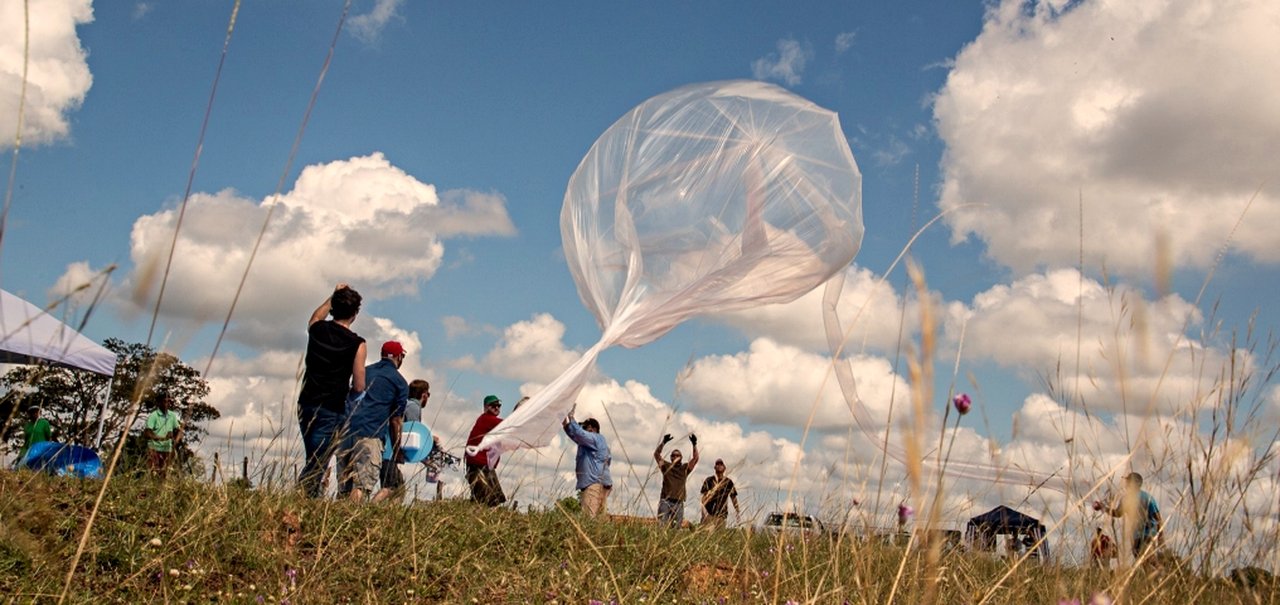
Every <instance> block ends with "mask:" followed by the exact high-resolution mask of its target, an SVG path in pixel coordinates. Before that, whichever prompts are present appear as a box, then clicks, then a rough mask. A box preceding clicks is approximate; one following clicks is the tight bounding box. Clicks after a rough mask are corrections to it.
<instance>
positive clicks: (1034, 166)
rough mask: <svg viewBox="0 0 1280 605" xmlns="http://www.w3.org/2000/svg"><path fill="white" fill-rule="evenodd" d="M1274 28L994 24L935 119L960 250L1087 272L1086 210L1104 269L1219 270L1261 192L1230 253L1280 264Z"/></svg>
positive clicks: (1230, 11)
mask: <svg viewBox="0 0 1280 605" xmlns="http://www.w3.org/2000/svg"><path fill="white" fill-rule="evenodd" d="M1278 21H1280V3H1276V2H1274V1H1272V0H1242V1H1238V2H1212V1H1209V0H1134V1H1131V2H1100V1H1096V0H1086V1H1083V2H1076V3H1069V4H1067V5H1062V4H1061V3H1047V2H1040V3H1032V4H1031V6H1030V7H1028V5H1027V3H1026V2H1023V1H1022V0H1004V1H1002V2H1000V3H998V4H996V5H993V6H991V7H990V8H989V10H988V13H987V16H986V22H985V24H984V27H983V30H982V33H981V34H980V35H979V36H978V38H977V39H976V40H974V41H973V42H972V43H970V44H969V45H968V46H966V47H965V48H964V49H963V50H962V51H961V52H960V53H959V55H958V56H957V57H956V58H955V63H954V68H953V69H952V70H951V72H950V74H949V75H948V77H947V82H946V84H945V86H944V87H943V88H942V90H941V91H940V92H939V93H938V95H937V97H936V99H935V102H934V117H935V120H936V124H937V130H938V134H939V136H940V137H941V138H942V140H943V141H944V142H945V144H946V151H945V154H944V157H943V162H942V167H943V169H944V181H943V184H942V188H941V199H940V204H941V207H942V208H943V209H944V210H956V209H959V210H956V211H955V212H953V213H952V214H949V215H948V218H947V221H948V222H949V224H950V225H951V228H952V236H953V239H955V240H957V241H958V240H962V239H965V238H967V237H970V236H975V237H977V238H979V239H981V240H982V241H983V242H984V243H985V244H986V246H987V254H988V255H989V256H990V257H991V258H993V259H995V260H996V261H998V262H1000V263H1002V264H1004V265H1007V266H1009V267H1011V268H1013V269H1014V270H1016V271H1018V272H1028V271H1033V270H1036V269H1037V268H1043V267H1050V268H1052V267H1058V266H1074V265H1075V264H1076V262H1077V260H1078V257H1079V254H1080V252H1079V247H1080V218H1079V217H1080V213H1079V211H1078V203H1079V199H1080V198H1083V201H1084V215H1083V216H1084V225H1083V230H1084V237H1085V243H1084V253H1085V255H1086V262H1087V263H1089V264H1090V265H1092V266H1097V265H1099V264H1101V263H1105V264H1106V266H1107V267H1109V268H1111V269H1113V270H1118V271H1121V272H1124V273H1128V274H1131V275H1132V274H1145V275H1149V274H1150V272H1151V267H1152V266H1153V265H1154V264H1155V263H1154V261H1155V259H1156V258H1157V256H1158V255H1161V256H1165V258H1164V259H1163V260H1167V261H1168V262H1169V263H1171V264H1172V265H1173V266H1191V267H1205V266H1208V265H1209V264H1210V263H1212V262H1213V259H1214V258H1215V256H1216V254H1217V253H1218V250H1219V249H1220V248H1221V247H1222V246H1223V245H1224V244H1225V243H1226V242H1227V241H1228V236H1229V234H1231V232H1232V228H1233V227H1234V226H1235V225H1236V222H1237V220H1238V219H1239V218H1240V217H1241V216H1242V214H1243V213H1244V211H1245V208H1246V205H1248V204H1249V202H1250V199H1251V198H1253V197H1254V194H1255V191H1258V190H1259V188H1260V187H1261V191H1260V192H1259V193H1258V194H1257V198H1256V199H1254V200H1253V202H1252V207H1251V208H1250V209H1249V210H1248V214H1247V220H1245V221H1244V222H1243V223H1242V224H1241V225H1240V227H1239V229H1238V230H1237V231H1236V232H1235V234H1234V239H1233V241H1232V243H1233V245H1234V246H1235V247H1236V248H1237V249H1238V250H1239V251H1240V252H1242V253H1243V254H1245V255H1247V256H1249V257H1251V258H1253V259H1255V260H1257V261H1260V262H1265V263H1275V262H1280V232H1277V230H1276V229H1274V228H1272V225H1275V224H1276V223H1277V222H1278V221H1280V189H1277V187H1280V184H1277V183H1276V182H1275V179H1274V178H1272V177H1273V176H1274V174H1275V173H1276V170H1277V168H1278V167H1280V165H1278V164H1277V163H1276V158H1277V157H1280V113H1277V112H1276V110H1275V108H1276V107H1277V106H1280V79H1277V78H1275V77H1273V74H1274V72H1275V66H1276V57H1280V36H1277V35H1276V23H1277V22H1278ZM1162 241H1163V242H1167V244H1163V243H1160V242H1162ZM1165 250H1167V252H1165Z"/></svg>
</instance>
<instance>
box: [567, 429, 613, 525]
mask: <svg viewBox="0 0 1280 605" xmlns="http://www.w3.org/2000/svg"><path fill="white" fill-rule="evenodd" d="M564 432H565V434H566V435H568V436H569V439H572V440H573V442H574V443H576V444H578V455H577V457H576V459H575V460H574V474H575V475H576V476H577V483H576V485H575V487H576V488H577V490H578V503H579V504H581V505H582V511H583V512H585V513H587V516H588V517H599V516H600V515H603V514H605V511H606V510H607V509H608V505H609V492H611V491H613V477H612V476H611V475H610V473H609V465H610V464H612V463H613V456H612V455H611V454H610V453H609V442H608V441H606V440H605V438H604V435H601V434H600V422H599V421H598V420H596V419H595V418H588V419H586V420H583V421H582V424H578V423H577V422H574V420H573V413H572V412H570V413H569V415H568V416H565V418H564Z"/></svg>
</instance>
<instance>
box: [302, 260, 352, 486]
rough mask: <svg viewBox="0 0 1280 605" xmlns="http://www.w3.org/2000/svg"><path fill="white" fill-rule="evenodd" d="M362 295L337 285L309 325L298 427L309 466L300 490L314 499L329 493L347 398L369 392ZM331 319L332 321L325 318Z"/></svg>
mask: <svg viewBox="0 0 1280 605" xmlns="http://www.w3.org/2000/svg"><path fill="white" fill-rule="evenodd" d="M361 300H362V299H361V297H360V293H358V292H356V291H355V290H352V289H351V288H349V287H347V285H346V284H341V283H340V284H338V285H337V287H335V288H334V290H333V294H332V295H330V296H329V298H326V299H325V300H324V302H322V303H320V306H319V307H316V310H315V311H313V312H312V313H311V318H310V319H309V320H308V323H307V356H306V364H307V371H306V373H305V374H303V375H302V391H301V392H300V393H299V394H298V428H299V429H301V432H302V447H303V450H304V452H305V456H306V459H305V462H304V464H303V467H302V472H301V473H300V474H299V476H298V486H299V487H301V488H302V490H303V492H305V493H306V495H307V496H309V497H311V498H319V497H320V496H321V495H322V494H323V493H324V478H325V476H326V475H328V473H329V459H330V458H332V457H333V452H334V449H335V448H334V446H335V445H336V444H335V433H336V432H337V431H338V428H339V426H340V425H341V423H342V420H343V417H344V416H345V415H346V411H347V395H348V394H349V393H359V392H362V391H364V383H365V380H364V379H365V376H364V362H365V358H366V357H367V355H368V351H367V349H366V347H365V342H364V339H363V338H361V337H360V336H358V335H356V333H355V332H352V331H351V322H353V321H355V319H356V314H357V313H359V312H360V302H361ZM330 315H332V316H333V319H332V320H329V319H325V318H326V317H328V316H330Z"/></svg>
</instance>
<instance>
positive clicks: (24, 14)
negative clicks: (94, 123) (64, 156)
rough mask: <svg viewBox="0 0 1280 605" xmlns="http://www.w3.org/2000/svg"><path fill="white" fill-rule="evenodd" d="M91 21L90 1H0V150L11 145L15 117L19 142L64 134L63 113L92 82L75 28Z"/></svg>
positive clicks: (73, 107) (79, 99)
mask: <svg viewBox="0 0 1280 605" xmlns="http://www.w3.org/2000/svg"><path fill="white" fill-rule="evenodd" d="M24 8H25V10H24ZM91 21H93V7H92V6H91V3H90V0H32V1H31V2H29V3H26V2H3V3H0V148H5V147H9V146H11V145H13V142H14V138H13V137H14V134H15V133H17V131H18V117H19V115H21V116H22V142H23V144H24V145H31V144H40V143H49V142H52V141H56V140H59V139H62V138H65V137H67V136H68V135H69V134H70V130H71V126H70V124H69V123H68V121H67V114H68V113H70V112H72V111H75V110H76V109H78V108H79V107H80V104H81V103H83V102H84V97H85V94H86V93H87V92H89V86H90V85H92V84H93V76H92V75H91V74H90V73H89V65H88V63H86V62H85V57H86V53H85V51H84V49H83V48H82V47H81V46H80V38H79V37H78V36H77V35H76V27H77V26H79V25H83V24H86V23H89V22H91ZM24 45H25V46H26V47H27V48H28V49H29V51H27V54H26V55H25V56H24ZM24 65H25V68H24ZM24 69H25V71H26V99H25V104H24V103H23V85H22V80H23V71H24ZM19 107H22V111H21V112H19V110H18V109H19Z"/></svg>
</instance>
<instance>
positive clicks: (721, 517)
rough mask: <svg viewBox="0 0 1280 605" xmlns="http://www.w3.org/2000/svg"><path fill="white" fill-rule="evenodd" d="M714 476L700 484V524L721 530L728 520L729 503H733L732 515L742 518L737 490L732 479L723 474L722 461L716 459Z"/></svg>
mask: <svg viewBox="0 0 1280 605" xmlns="http://www.w3.org/2000/svg"><path fill="white" fill-rule="evenodd" d="M715 469H716V474H714V475H712V476H710V477H707V479H706V480H705V481H703V482H702V522H703V523H704V524H706V525H708V526H709V527H717V528H723V527H724V524H725V521H727V520H728V519H729V501H730V500H732V501H733V513H734V515H735V516H737V517H738V518H741V517H742V508H741V507H739V506H738V488H737V487H734V485H733V479H730V478H728V477H726V476H725V474H724V469H725V466H724V460H720V459H718V458H717V459H716V465H715Z"/></svg>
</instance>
